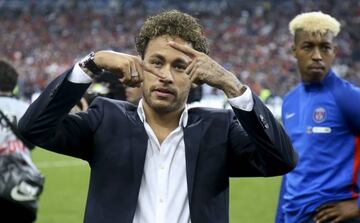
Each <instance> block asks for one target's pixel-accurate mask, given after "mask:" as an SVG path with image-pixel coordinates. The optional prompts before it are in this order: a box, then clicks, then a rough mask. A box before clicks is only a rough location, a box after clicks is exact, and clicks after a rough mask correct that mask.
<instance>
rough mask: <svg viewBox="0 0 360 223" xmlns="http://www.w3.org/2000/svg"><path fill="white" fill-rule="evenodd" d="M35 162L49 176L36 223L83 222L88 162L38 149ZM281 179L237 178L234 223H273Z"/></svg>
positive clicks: (232, 194)
mask: <svg viewBox="0 0 360 223" xmlns="http://www.w3.org/2000/svg"><path fill="white" fill-rule="evenodd" d="M33 160H34V162H35V163H36V164H37V165H38V167H39V169H40V170H41V172H42V173H43V175H44V176H45V177H46V180H45V189H44V192H43V194H42V196H41V199H40V204H39V214H38V220H37V221H36V223H64V222H66V223H81V222H82V220H83V215H84V208H85V201H86V194H87V190H88V186H87V185H88V181H89V172H90V171H89V167H88V165H87V163H86V162H84V161H81V160H79V159H73V158H69V157H66V156H62V155H58V154H55V153H51V152H47V151H45V150H42V149H36V150H35V151H34V152H33ZM279 183H280V178H278V177H276V178H252V179H251V178H242V179H233V180H232V181H231V187H230V188H231V189H230V222H231V223H237V222H241V223H269V222H273V221H274V220H273V219H274V216H275V210H276V203H277V196H278V191H279Z"/></svg>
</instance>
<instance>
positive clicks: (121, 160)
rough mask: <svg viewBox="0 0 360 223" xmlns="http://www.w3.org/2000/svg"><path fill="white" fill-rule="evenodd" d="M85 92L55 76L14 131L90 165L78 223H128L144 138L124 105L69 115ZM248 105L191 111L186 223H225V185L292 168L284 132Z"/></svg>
mask: <svg viewBox="0 0 360 223" xmlns="http://www.w3.org/2000/svg"><path fill="white" fill-rule="evenodd" d="M87 87H88V85H87V84H74V83H71V82H69V81H67V74H63V75H61V76H59V77H58V78H57V79H56V80H54V81H53V82H52V83H51V84H50V85H49V86H48V87H47V89H46V90H45V91H44V92H43V93H42V95H41V96H40V97H39V98H38V99H37V100H36V101H35V102H34V103H33V104H32V105H31V106H30V107H29V109H28V110H27V112H26V114H25V115H24V116H23V118H22V119H21V120H20V123H19V129H20V131H21V133H22V134H23V136H24V137H25V138H26V139H28V140H29V141H30V142H32V143H34V144H36V145H38V146H40V147H43V148H46V149H48V150H51V151H54V152H57V153H61V154H66V155H69V156H73V157H79V158H81V159H84V160H87V161H88V163H89V165H90V167H91V176H90V185H89V192H88V198H87V205H86V212H85V217H84V222H86V223H113V222H121V223H124V222H125V223H131V222H132V220H133V217H134V213H135V209H136V205H137V200H138V194H139V188H140V184H141V178H142V175H143V168H144V161H145V155H146V149H147V141H148V136H147V134H146V132H145V129H144V126H143V123H142V122H141V121H140V118H139V116H138V114H137V109H136V107H135V106H134V105H131V104H129V103H127V102H122V101H116V100H110V99H106V98H102V97H98V98H96V99H95V100H94V101H93V103H92V104H91V106H90V107H89V109H88V111H87V112H81V113H77V114H68V113H69V110H70V109H71V108H72V107H73V106H74V105H75V104H76V103H77V102H78V101H79V99H80V98H81V97H82V95H83V94H84V92H85V91H86V89H87ZM253 97H254V101H255V107H254V109H253V111H251V112H246V111H242V110H239V109H236V108H233V111H232V110H223V109H207V108H192V109H190V110H189V119H188V125H187V126H186V127H185V128H184V129H183V130H184V141H185V156H186V176H187V185H188V197H189V205H190V216H191V221H192V223H211V222H214V223H215V222H216V223H223V222H224V223H225V222H228V221H229V217H228V215H229V214H228V209H229V202H228V201H229V177H249V176H275V175H281V174H285V173H287V172H288V171H290V170H292V169H293V168H294V166H295V164H296V159H297V155H296V153H295V152H294V150H293V148H292V145H291V142H290V140H289V138H288V136H287V135H286V133H285V132H284V130H283V128H282V127H281V125H280V124H279V123H278V122H277V121H275V119H274V117H273V116H272V114H271V113H270V112H269V110H268V109H267V108H266V107H265V106H264V105H263V103H262V102H261V101H260V100H259V99H258V98H257V97H256V96H255V95H254V96H253ZM240 123H241V124H240Z"/></svg>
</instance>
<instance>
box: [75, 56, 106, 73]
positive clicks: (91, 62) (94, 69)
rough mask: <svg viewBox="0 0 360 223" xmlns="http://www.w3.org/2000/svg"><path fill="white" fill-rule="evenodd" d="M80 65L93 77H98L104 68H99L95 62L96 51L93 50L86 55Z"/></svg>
mask: <svg viewBox="0 0 360 223" xmlns="http://www.w3.org/2000/svg"><path fill="white" fill-rule="evenodd" d="M79 67H80V68H81V69H82V70H83V71H84V72H85V73H86V74H87V75H89V76H90V77H91V78H92V79H94V78H96V77H97V76H99V75H100V74H101V73H102V72H103V69H101V68H99V67H98V66H97V65H96V63H95V53H94V52H91V53H90V54H89V55H87V56H86V57H84V58H83V59H82V60H81V61H80V62H79Z"/></svg>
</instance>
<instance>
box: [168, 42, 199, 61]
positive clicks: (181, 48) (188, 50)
mask: <svg viewBox="0 0 360 223" xmlns="http://www.w3.org/2000/svg"><path fill="white" fill-rule="evenodd" d="M168 43H169V45H170V46H171V47H172V48H174V49H177V50H179V51H181V52H183V53H185V54H187V55H188V56H191V57H195V56H196V55H198V54H199V53H200V52H198V51H197V50H194V49H193V48H191V47H190V46H188V45H183V44H178V43H176V42H174V41H169V42H168Z"/></svg>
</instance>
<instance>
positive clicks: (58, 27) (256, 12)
mask: <svg viewBox="0 0 360 223" xmlns="http://www.w3.org/2000/svg"><path fill="white" fill-rule="evenodd" d="M172 8H176V9H179V10H182V11H185V12H188V13H190V14H192V15H194V16H196V17H198V18H199V20H200V22H201V23H202V24H203V25H204V27H205V32H206V36H207V37H208V38H209V39H210V44H211V53H210V54H211V56H212V57H213V58H214V59H215V60H217V61H218V62H219V63H221V64H222V65H224V66H225V67H226V68H228V69H229V70H231V71H232V72H234V73H236V74H237V75H238V77H239V78H240V79H241V80H242V81H243V82H245V83H246V84H248V85H249V86H250V87H251V88H252V90H253V91H255V92H256V93H257V94H259V95H261V94H262V91H263V90H264V89H265V91H266V92H263V93H264V94H263V95H264V96H265V97H266V98H264V99H265V100H270V101H271V99H274V97H275V99H276V100H275V101H277V100H278V99H277V98H276V97H277V96H278V97H281V96H283V95H284V94H285V93H286V92H287V91H288V90H289V89H290V88H291V87H293V86H294V85H295V84H296V83H297V82H298V75H297V72H296V66H295V60H294V59H293V58H292V55H291V51H290V47H291V43H292V39H291V36H290V34H289V31H288V22H289V21H290V19H291V18H292V17H293V16H294V15H296V14H298V13H300V12H304V11H310V10H321V11H323V12H326V13H330V14H331V15H333V16H335V17H336V18H338V19H339V20H340V21H341V23H342V32H341V34H340V36H339V40H338V45H339V51H338V59H337V60H336V63H335V66H334V68H335V70H337V71H338V73H339V74H340V75H342V76H343V77H345V79H347V80H349V81H350V82H352V83H354V84H355V85H360V1H358V0H347V1H335V0H329V1H308V0H297V1H290V0H284V1H281V0H268V1H258V0H252V1H246V0H201V1H190V0H183V1H177V0H134V1H125V0H122V1H118V0H117V1H116V0H87V1H75V0H0V24H1V28H0V50H1V54H0V55H1V57H6V58H7V59H9V60H11V61H12V62H13V63H14V64H15V66H16V67H17V69H18V70H19V72H20V73H21V74H22V76H21V79H20V82H19V89H20V94H21V96H22V97H24V98H30V97H31V95H32V94H33V93H34V92H38V91H41V90H42V89H43V88H44V87H45V86H46V84H47V83H48V81H49V80H51V79H53V78H54V77H55V76H56V75H59V74H60V73H62V72H63V71H65V70H66V69H68V68H69V67H70V66H71V65H72V64H73V63H74V62H75V61H77V60H78V59H79V58H81V57H82V56H84V55H86V54H87V53H88V52H90V51H93V50H100V49H113V50H116V51H122V52H127V53H135V52H134V34H135V33H136V32H137V31H138V30H139V27H140V25H141V24H142V22H143V20H144V18H145V17H146V16H148V15H151V14H153V13H155V12H157V11H160V10H164V9H172ZM217 94H219V92H217V91H216V90H213V89H208V88H205V89H204V92H203V96H204V97H206V96H213V95H217ZM276 103H278V102H276ZM280 104H281V103H280Z"/></svg>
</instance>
